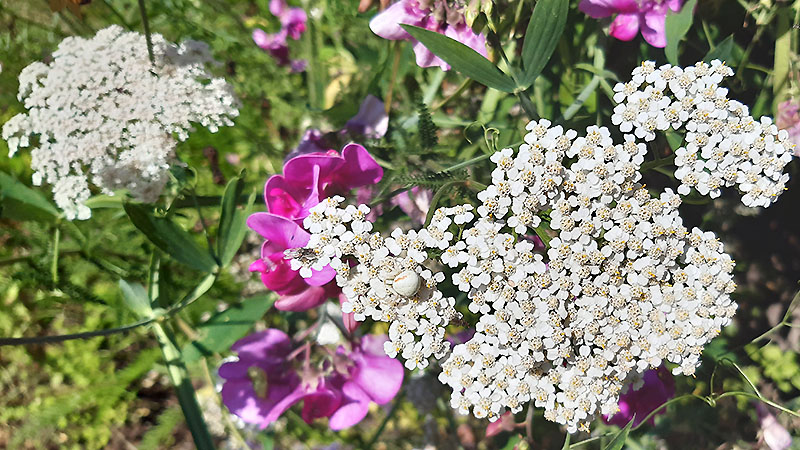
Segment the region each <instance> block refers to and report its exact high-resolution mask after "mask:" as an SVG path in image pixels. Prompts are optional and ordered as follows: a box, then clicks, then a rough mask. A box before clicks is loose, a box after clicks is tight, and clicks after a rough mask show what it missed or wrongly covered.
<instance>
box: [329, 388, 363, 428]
mask: <svg viewBox="0 0 800 450" xmlns="http://www.w3.org/2000/svg"><path fill="white" fill-rule="evenodd" d="M342 393H343V396H344V399H343V402H342V403H343V404H342V406H341V407H340V408H339V409H337V410H336V412H334V413H333V415H331V416H330V420H329V421H328V426H329V427H330V428H331V430H334V431H339V430H343V429H345V428H349V427H352V426H353V425H355V424H357V423H359V422H361V421H362V420H363V419H364V417H366V416H367V412H369V402H370V398H369V396H368V395H367V393H366V392H364V391H363V390H362V389H361V387H360V386H359V385H357V384H356V383H353V382H351V381H347V382H345V383H344V385H343V386H342Z"/></svg>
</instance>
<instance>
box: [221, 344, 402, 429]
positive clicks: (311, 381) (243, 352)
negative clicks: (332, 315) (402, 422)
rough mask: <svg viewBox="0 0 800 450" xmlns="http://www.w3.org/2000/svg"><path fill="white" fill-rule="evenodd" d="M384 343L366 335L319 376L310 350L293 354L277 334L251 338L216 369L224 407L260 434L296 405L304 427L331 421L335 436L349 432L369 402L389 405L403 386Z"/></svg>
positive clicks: (398, 367)
mask: <svg viewBox="0 0 800 450" xmlns="http://www.w3.org/2000/svg"><path fill="white" fill-rule="evenodd" d="M385 341H386V337H385V336H382V337H378V336H369V335H368V336H364V337H363V338H361V340H360V341H354V342H352V343H351V344H350V346H349V347H344V346H342V347H339V349H338V350H337V351H336V354H335V355H334V357H333V358H332V360H329V361H325V362H324V363H323V364H322V367H323V368H322V371H323V372H327V375H323V374H322V373H321V372H320V373H318V372H315V371H314V370H313V369H311V365H310V364H309V358H310V356H309V355H310V352H311V351H312V348H311V346H310V344H306V347H305V350H306V351H305V352H302V351H295V350H294V349H293V348H292V342H291V340H290V339H289V337H288V336H287V335H286V334H285V333H284V332H282V331H280V330H275V329H269V330H266V331H262V332H260V333H254V334H251V335H250V336H247V337H245V338H243V339H240V340H239V341H238V342H236V344H234V345H233V347H231V349H232V350H233V351H235V352H237V353H238V355H239V359H238V360H237V361H233V362H228V363H225V364H223V365H222V366H220V368H219V375H220V377H222V378H224V379H225V382H224V384H223V386H222V401H223V402H224V403H225V405H226V406H227V407H228V409H229V410H230V411H231V412H232V413H234V414H236V415H237V416H239V417H241V418H242V420H244V421H245V422H247V423H253V424H257V425H259V426H260V427H261V428H262V429H263V428H266V427H267V426H268V425H269V424H271V423H272V422H274V421H275V420H277V419H278V417H280V415H281V414H283V413H284V412H285V411H286V410H287V409H289V408H290V407H291V406H292V405H294V404H295V403H297V402H299V401H300V400H303V410H302V414H301V415H302V417H303V420H305V421H306V422H307V423H310V422H312V421H313V420H314V419H317V418H321V417H329V418H330V421H329V426H330V427H331V429H333V430H341V429H344V428H348V427H351V426H353V425H355V424H357V423H358V422H360V421H361V420H362V419H363V418H364V417H365V416H366V415H367V412H368V411H369V404H370V402H375V403H378V404H381V405H382V404H385V403H388V402H389V401H391V400H392V399H393V398H394V397H395V395H397V393H398V392H399V390H400V387H401V385H402V384H403V366H402V364H401V363H400V362H399V361H397V360H395V359H393V358H390V357H388V356H386V355H385V354H384V353H383V342H385ZM324 355H328V357H329V358H330V355H329V354H327V353H324ZM298 367H299V368H300V371H301V372H300V373H298V372H297V368H298Z"/></svg>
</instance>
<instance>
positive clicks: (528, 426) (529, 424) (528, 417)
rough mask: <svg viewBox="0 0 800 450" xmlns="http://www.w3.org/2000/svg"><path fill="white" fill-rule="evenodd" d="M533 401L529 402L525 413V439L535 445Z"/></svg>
mask: <svg viewBox="0 0 800 450" xmlns="http://www.w3.org/2000/svg"><path fill="white" fill-rule="evenodd" d="M533 412H534V407H533V401H531V402H530V403H528V411H527V412H526V413H525V440H527V441H528V444H530V445H533Z"/></svg>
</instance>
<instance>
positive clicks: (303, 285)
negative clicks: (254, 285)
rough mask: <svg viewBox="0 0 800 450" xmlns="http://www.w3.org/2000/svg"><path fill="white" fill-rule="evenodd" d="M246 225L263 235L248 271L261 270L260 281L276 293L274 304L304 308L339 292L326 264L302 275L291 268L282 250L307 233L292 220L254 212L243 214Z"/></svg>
mask: <svg viewBox="0 0 800 450" xmlns="http://www.w3.org/2000/svg"><path fill="white" fill-rule="evenodd" d="M247 225H248V226H249V227H250V228H252V229H253V230H255V231H256V232H258V234H260V235H261V237H263V238H264V239H265V242H264V245H263V246H262V247H261V258H260V259H258V260H256V261H255V262H253V264H251V265H250V271H251V272H259V273H261V282H263V283H264V286H266V287H267V289H270V290H272V291H274V292H275V293H276V294H278V296H279V298H278V300H276V301H275V308H277V309H280V310H283V311H305V310H307V309H311V308H316V307H317V306H319V305H321V304H322V303H323V302H325V300H326V299H328V298H330V297H336V296H338V295H339V288H338V287H336V285H335V284H334V283H331V280H333V278H334V277H335V276H336V271H334V270H333V269H332V268H331V267H328V266H326V267H325V268H323V269H322V270H320V271H315V272H313V273H312V276H311V277H310V278H303V277H302V276H300V272H299V271H297V270H292V268H291V266H290V264H289V260H287V259H284V251H286V250H288V249H290V248H299V247H303V246H305V245H306V244H307V243H308V239H309V237H310V235H309V234H308V233H307V232H306V231H305V230H303V229H302V228H300V226H298V225H297V224H296V223H294V222H293V221H291V220H289V219H287V218H285V217H281V216H277V215H275V214H269V213H255V214H252V215H251V216H250V217H248V218H247Z"/></svg>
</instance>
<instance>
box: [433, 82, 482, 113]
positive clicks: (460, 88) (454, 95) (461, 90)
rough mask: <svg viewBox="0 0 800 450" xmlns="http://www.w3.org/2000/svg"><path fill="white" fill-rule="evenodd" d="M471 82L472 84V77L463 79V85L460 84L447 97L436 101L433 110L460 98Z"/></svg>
mask: <svg viewBox="0 0 800 450" xmlns="http://www.w3.org/2000/svg"><path fill="white" fill-rule="evenodd" d="M471 84H472V78H467V79H466V80H464V81H462V82H461V85H459V86H458V89H456V91H455V92H453V93H452V94H450V95H448V96H447V97H446V98H444V99H442V100H441V101H440V102H439V103H436V104H435V105H433V106H431V112H434V111H436V110H437V109H439V108H441V107H443V106H444V105H446V104H448V103H450V101H451V100H453V99H455V98H458V97H459V96H460V95H461V94H463V93H464V91H466V90H467V88H468V87H469V86H470V85H471Z"/></svg>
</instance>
